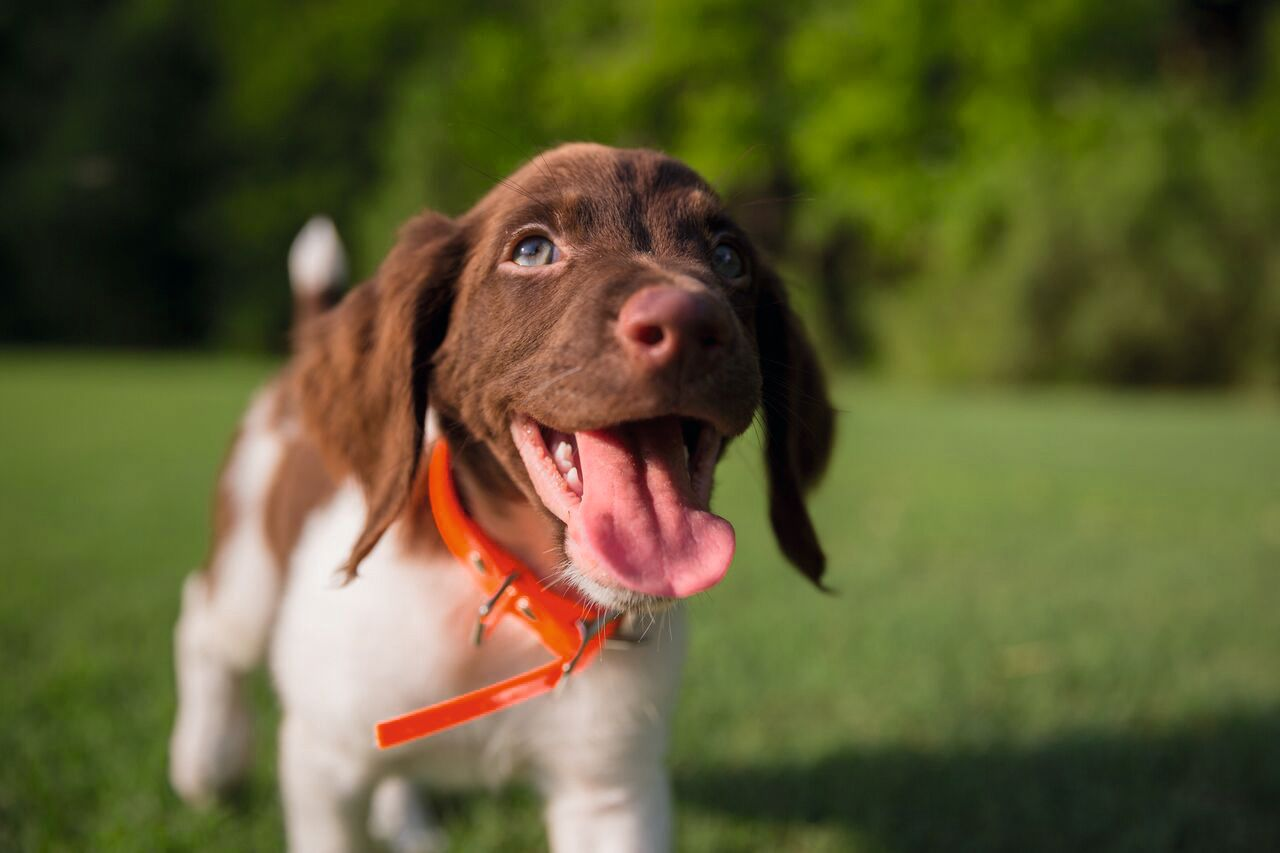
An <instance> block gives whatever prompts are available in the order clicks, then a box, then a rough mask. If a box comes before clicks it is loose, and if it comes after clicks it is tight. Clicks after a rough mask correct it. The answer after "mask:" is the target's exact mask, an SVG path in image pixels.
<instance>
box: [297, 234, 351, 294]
mask: <svg viewBox="0 0 1280 853" xmlns="http://www.w3.org/2000/svg"><path fill="white" fill-rule="evenodd" d="M346 277H347V253H346V252H345V251H344V250H343V248H342V239H341V238H340V237H339V236H338V229H337V227H336V226H335V225H334V224H333V220H332V219H330V218H329V217H327V216H313V217H311V219H309V220H307V224H306V225H304V226H302V230H301V231H299V232H298V236H297V237H295V238H294V239H293V245H292V246H290V247H289V282H290V284H292V285H293V291H294V293H297V294H298V295H300V296H316V295H319V294H321V293H324V292H325V291H326V290H329V289H330V288H332V287H337V286H338V285H339V284H341V283H342V281H343V280H344V279H345V278H346Z"/></svg>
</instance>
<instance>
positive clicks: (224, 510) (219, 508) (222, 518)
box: [204, 429, 241, 591]
mask: <svg viewBox="0 0 1280 853" xmlns="http://www.w3.org/2000/svg"><path fill="white" fill-rule="evenodd" d="M240 436H241V431H240V430H239V429H237V430H236V432H235V434H234V435H233V436H232V437H231V443H230V444H228V445H227V451H226V454H225V455H224V456H223V458H222V464H221V466H220V467H219V469H218V480H217V483H218V485H217V487H216V488H215V489H214V494H213V519H212V521H213V525H212V526H213V538H212V539H211V540H210V542H209V552H208V554H206V555H205V559H204V574H205V577H206V578H207V581H206V582H207V587H206V588H207V589H208V590H209V591H212V590H213V588H214V586H215V585H216V583H217V575H218V572H217V570H216V566H217V563H216V562H215V561H214V556H215V555H216V554H217V553H218V549H219V547H221V545H222V542H223V540H225V539H226V538H227V536H229V535H230V534H231V528H232V527H233V526H234V525H235V523H236V518H237V513H236V503H235V501H234V500H233V499H232V497H231V489H230V487H229V486H228V484H227V467H228V466H229V465H230V464H231V456H232V454H234V453H235V450H236V445H238V444H239V443H240Z"/></svg>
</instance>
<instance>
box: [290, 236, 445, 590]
mask: <svg viewBox="0 0 1280 853" xmlns="http://www.w3.org/2000/svg"><path fill="white" fill-rule="evenodd" d="M464 252H465V248H464V244H463V242H462V240H461V234H460V231H459V229H458V227H457V226H456V225H455V224H454V223H453V222H452V221H451V220H450V219H448V218H446V217H444V216H440V215H439V214H435V213H424V214H422V215H420V216H418V217H416V218H415V219H413V220H410V222H409V223H408V224H407V225H406V226H405V227H404V228H403V229H402V230H401V232H400V237H399V240H398V241H397V243H396V245H395V247H394V248H393V249H392V250H391V253H390V254H389V255H388V256H387V259H386V260H385V261H384V262H383V264H382V266H381V267H380V268H379V270H378V274H377V276H376V277H375V278H374V279H373V280H372V281H369V282H366V283H365V284H363V285H361V286H360V287H357V288H356V289H354V290H353V291H351V293H350V294H349V295H348V296H347V298H346V299H344V300H343V301H342V302H341V303H340V304H339V305H338V306H337V307H335V308H334V309H333V310H332V311H330V312H329V313H328V314H325V315H323V316H321V317H319V318H317V319H316V320H315V322H314V323H313V324H312V325H311V326H310V327H308V328H307V329H305V330H304V338H303V340H301V341H300V342H299V347H298V368H297V381H298V389H299V396H300V398H301V402H302V411H303V418H304V421H305V423H306V424H307V428H308V429H309V430H310V431H311V434H312V435H313V436H314V437H315V438H316V440H317V443H318V444H319V445H320V448H321V450H322V451H323V453H324V455H325V457H326V460H327V462H328V463H329V465H330V466H331V467H333V468H334V469H336V470H338V471H341V472H344V473H347V472H349V473H351V474H353V475H354V476H355V478H356V480H357V481H358V482H359V483H360V485H361V487H362V488H363V489H364V493H365V502H366V504H367V506H368V508H369V509H368V516H367V517H366V520H365V527H364V531H363V532H362V533H361V534H360V538H359V539H357V540H356V544H355V547H354V548H353V549H352V551H351V556H350V558H349V559H348V560H347V563H346V565H345V566H344V571H345V572H346V575H347V577H348V578H351V577H354V576H355V573H356V569H357V567H358V566H359V564H360V561H361V560H363V559H364V558H365V556H367V555H368V553H369V552H370V551H371V550H372V549H373V546H374V545H376V544H377V542H378V540H379V539H380V538H381V536H382V534H383V533H384V532H386V529H387V528H388V527H389V526H390V525H391V523H392V522H393V521H395V519H396V517H397V516H398V515H399V514H400V511H401V510H402V509H403V508H404V506H405V504H406V502H407V500H408V497H409V492H410V489H411V488H412V485H413V481H414V475H415V473H416V472H417V467H418V460H419V458H420V457H421V455H422V449H423V448H422V444H423V428H424V420H425V417H426V411H427V380H428V376H429V373H430V369H431V360H432V356H433V355H434V353H435V350H436V348H437V347H438V346H439V345H440V342H441V341H442V340H443V339H444V334H445V331H446V328H447V325H448V319H449V310H450V308H451V306H452V304H453V284H454V280H455V279H456V278H457V274H458V270H459V268H460V267H461V263H462V257H463V254H464Z"/></svg>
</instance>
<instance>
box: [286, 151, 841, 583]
mask: <svg viewBox="0 0 1280 853" xmlns="http://www.w3.org/2000/svg"><path fill="white" fill-rule="evenodd" d="M366 291H369V292H370V295H369V296H367V297H364V298H361V294H362V293H364V292H366ZM344 314H345V315H346V316H345V317H344ZM388 339H389V340H391V341H392V344H391V345H388V343H387V340H388ZM395 342H398V343H395ZM397 347H398V348H399V349H400V350H401V352H400V356H399V359H400V361H402V362H403V363H397V356H396V349H397ZM335 352H336V353H339V354H341V356H340V357H335V356H334V353H335ZM361 353H363V357H362V358H361ZM302 356H303V361H302V369H301V375H302V378H303V383H304V402H305V401H306V400H307V399H308V395H307V394H306V391H305V389H306V388H307V387H308V386H310V388H311V393H310V395H309V396H310V398H311V399H312V400H313V401H315V403H314V404H313V405H310V406H309V407H308V409H309V411H312V412H313V416H312V418H311V421H312V423H313V425H314V426H315V427H316V429H317V431H318V432H319V433H320V436H321V441H322V444H324V443H326V442H325V438H326V435H327V436H328V438H329V441H328V443H329V444H332V445H333V446H334V447H335V448H336V450H337V455H339V456H340V457H341V456H344V455H345V456H346V457H348V458H346V459H345V462H346V464H347V466H348V467H350V468H352V469H354V470H355V471H356V473H357V475H358V476H361V478H362V479H363V480H364V481H365V484H366V490H367V492H368V493H369V497H370V502H371V506H372V512H371V516H370V530H368V531H366V536H365V537H364V538H363V539H362V544H361V545H360V546H358V547H357V553H356V554H355V555H354V556H353V567H354V562H355V561H357V560H358V559H359V558H360V557H361V556H363V552H362V551H361V548H363V549H364V551H367V550H368V548H369V547H371V546H372V544H373V541H376V538H377V536H378V535H379V534H380V533H381V532H382V529H385V527H386V525H387V524H389V523H390V520H391V519H392V518H394V517H395V515H396V514H398V513H399V512H400V510H401V509H402V508H403V507H404V504H405V500H406V498H407V496H408V489H409V486H410V484H411V483H412V480H413V471H414V468H415V467H416V465H417V460H418V458H419V455H420V443H421V435H422V432H421V430H422V418H423V416H424V415H425V410H426V406H427V404H428V403H429V404H430V406H431V407H433V408H434V409H435V410H436V411H437V412H438V413H439V415H440V418H441V422H442V424H443V426H444V428H445V431H446V435H447V436H448V437H449V439H450V443H451V445H452V446H453V447H454V448H455V453H456V456H457V459H458V464H460V465H463V466H465V467H466V468H467V470H468V472H469V474H470V475H471V477H472V478H473V479H474V481H475V482H477V483H480V484H482V487H483V488H484V489H486V490H489V491H493V492H505V493H514V494H519V495H522V496H523V497H524V498H526V499H528V500H529V501H531V502H533V503H534V504H535V505H536V506H539V507H541V508H542V509H543V510H544V512H545V516H546V523H547V524H549V525H554V526H555V528H556V532H557V534H560V536H558V537H557V538H558V540H559V541H561V542H562V543H563V549H564V555H565V556H566V558H567V560H568V564H569V566H570V568H569V569H568V571H569V572H570V579H571V580H573V581H574V582H576V584H577V585H578V587H579V588H580V589H582V590H583V591H584V592H585V593H586V594H587V595H588V596H590V597H592V598H594V599H595V600H597V602H599V603H601V604H603V605H606V606H609V607H614V608H617V607H627V606H634V605H637V604H652V603H653V602H654V601H655V600H661V599H667V598H677V597H684V596H688V595H691V594H693V593H695V592H698V591H700V590H702V589H705V588H707V587H709V586H710V585H712V584H714V583H715V582H717V581H718V580H719V579H720V578H721V577H722V576H723V575H724V573H725V571H726V569H727V568H728V565H729V562H730V559H731V558H732V555H733V547H734V537H733V530H732V528H731V527H730V526H729V524H728V522H726V521H724V520H723V519H721V518H719V517H718V516H715V515H713V514H712V513H711V512H710V511H709V506H708V504H709V500H710V493H711V485H712V477H713V473H714V468H715V464H716V462H717V460H718V458H719V455H720V451H721V449H722V447H723V443H724V441H725V440H727V439H729V438H732V437H734V436H737V435H739V434H741V433H743V432H744V431H745V430H746V429H748V427H749V426H750V425H751V422H752V418H753V416H754V414H755V412H756V411H757V410H758V409H760V408H761V407H762V406H763V409H764V416H765V417H764V421H765V429H766V435H767V457H768V461H769V474H770V487H771V488H770V495H771V501H772V511H771V514H772V516H773V520H774V526H775V530H776V531H777V533H778V535H779V539H780V541H781V543H782V545H783V548H784V551H786V552H787V554H788V556H789V557H790V558H791V559H792V560H793V562H796V563H797V565H798V566H799V567H800V568H801V569H802V570H804V571H805V572H806V574H808V575H809V576H810V577H811V578H813V579H814V580H815V581H816V580H817V579H818V577H819V576H820V574H821V572H822V554H821V551H820V549H819V548H818V545H817V541H816V538H815V537H814V535H813V530H812V526H811V524H810V523H809V520H808V516H807V514H806V513H805V510H804V505H803V503H802V500H801V491H802V489H803V488H804V487H805V486H806V485H808V484H809V483H810V482H811V481H812V480H813V479H815V478H816V476H817V475H818V473H819V472H820V471H821V469H822V467H823V466H824V464H825V461H826V458H827V455H828V452H829V447H830V434H831V410H830V406H829V405H828V403H827V400H826V396H825V391H824V388H823V383H822V379H821V374H820V372H819V370H818V366H817V363H816V361H815V360H814V358H813V354H812V350H811V348H810V347H809V345H808V343H807V342H806V341H805V339H804V338H803V337H802V335H801V334H800V332H799V328H798V326H797V324H796V322H795V320H794V317H793V316H792V314H791V312H790V310H789V308H788V307H787V304H786V301H785V297H784V295H783V292H782V290H781V287H780V285H779V283H778V281H777V279H776V277H775V276H774V275H773V274H772V272H771V271H770V270H769V269H768V268H767V267H766V266H765V264H764V262H763V260H762V259H761V258H760V257H759V256H758V255H757V254H756V253H755V251H754V250H753V248H752V245H751V242H750V240H749V239H748V238H747V236H746V235H745V234H744V233H743V232H742V231H741V230H740V229H739V228H738V227H737V226H736V225H735V224H734V223H733V221H732V220H731V219H730V218H729V217H728V215H727V214H726V211H725V210H724V208H723V206H722V205H721V203H720V201H719V200H718V198H717V197H716V195H715V193H714V192H713V191H712V190H711V189H710V187H708V186H707V185H706V183H705V182H703V181H702V179H701V178H699V177H698V175H697V174H695V173H694V172H693V171H692V170H690V169H689V168H688V167H686V166H684V165H682V164H680V163H679V162H677V161H675V160H672V159H670V158H668V157H665V156H663V155H661V154H658V153H655V152H651V151H622V150H616V149H610V148H605V147H602V146H596V145H570V146H565V147H562V148H559V149H556V150H555V151H552V152H550V153H548V154H546V155H543V156H540V157H538V158H536V159H535V160H534V161H532V162H531V163H529V164H528V165H526V166H524V167H523V168H522V169H520V170H519V171H518V172H516V173H515V174H514V175H513V176H512V177H511V178H510V179H508V180H506V181H504V182H502V183H501V184H500V185H499V186H498V187H497V188H495V189H494V190H493V191H492V192H491V193H489V195H487V196H486V197H485V198H484V199H482V200H481V201H480V202H479V203H478V204H477V205H476V206H475V207H474V208H473V209H472V210H471V211H469V212H468V213H466V214H465V215H463V216H462V217H459V218H458V219H456V220H448V219H445V218H444V217H440V216H438V215H435V214H426V215H424V216H422V217H419V218H418V219H417V220H414V221H413V222H411V223H410V225H409V226H408V227H407V228H406V229H405V231H404V233H403V234H402V237H401V241H400V243H399V244H398V245H397V247H396V249H395V250H393V252H392V254H391V256H390V257H389V258H388V260H387V262H386V263H385V264H384V265H383V267H382V269H381V271H380V272H379V276H378V279H377V280H376V281H375V282H374V283H372V284H371V285H366V286H365V287H362V288H361V289H359V290H357V291H356V292H355V293H353V295H352V297H350V298H348V300H346V302H345V303H344V304H343V305H342V306H340V307H339V309H337V310H336V311H335V312H333V313H332V314H331V315H330V317H326V318H325V320H324V321H322V323H321V324H318V329H317V330H316V334H315V335H314V337H312V338H311V339H310V340H309V341H308V343H307V344H306V345H304V346H303V349H302ZM346 356H350V357H352V358H356V359H361V360H363V361H364V362H365V363H364V364H363V365H361V366H359V367H357V366H353V365H348V364H346V363H345V360H344V359H345V357H346ZM335 369H336V370H337V372H338V373H339V374H347V375H348V376H349V377H350V378H349V380H348V384H349V383H350V382H351V381H355V382H358V383H359V384H360V386H361V387H360V388H358V389H352V388H351V387H347V388H346V389H345V392H344V390H343V388H341V387H339V388H336V389H330V388H328V387H326V385H325V380H324V377H323V375H322V374H323V373H324V372H333V371H334V370H335ZM361 372H363V373H364V374H365V375H364V376H363V377H358V376H356V375H355V374H357V373H361ZM385 374H392V375H390V376H386V375H385ZM397 386H398V388H397ZM344 397H345V403H344ZM397 398H398V399H397ZM340 405H347V406H359V407H362V409H363V411H364V414H363V415H362V416H360V417H358V418H351V417H347V418H345V419H343V418H341V417H339V418H338V419H339V420H345V421H347V422H348V423H349V424H350V425H351V426H355V427H356V431H357V432H358V433H360V434H359V435H358V436H356V437H355V438H354V439H353V438H352V437H351V436H350V434H349V433H350V431H351V430H350V429H349V428H348V427H347V426H344V425H343V424H335V423H334V418H335V414H336V413H335V412H334V411H333V409H334V407H335V406H340ZM335 427H336V428H337V429H338V430H339V431H345V432H346V433H348V434H347V435H345V436H344V435H335V434H334V429H335ZM415 441H416V442H418V445H417V446H415V445H413V444H412V442H415ZM370 442H372V443H374V444H378V443H381V444H382V445H383V446H382V447H380V448H372V449H371V448H367V447H361V448H356V452H355V453H354V454H353V453H352V452H351V451H352V450H353V445H361V444H368V443H370ZM406 442H409V443H410V444H408V445H406ZM352 456H356V457H361V458H355V459H353V458H349V457H352ZM362 469H363V470H362ZM370 537H372V538H370ZM366 540H368V541H366Z"/></svg>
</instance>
